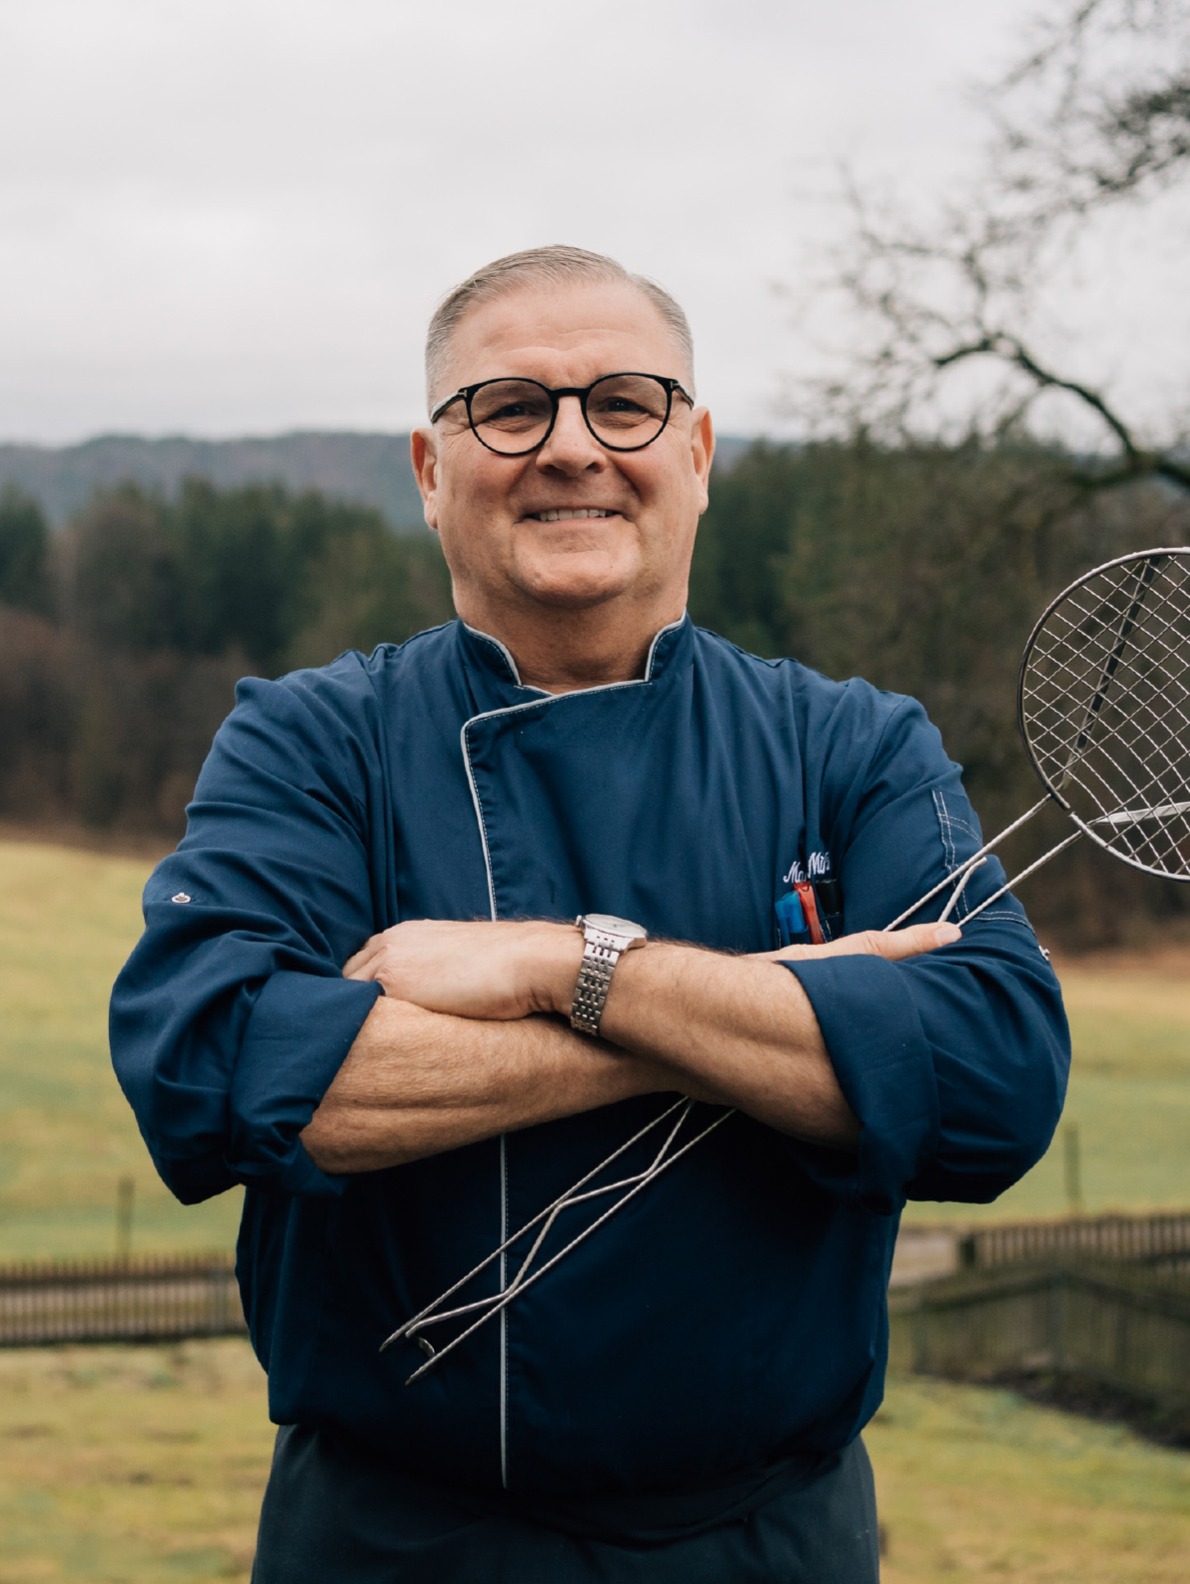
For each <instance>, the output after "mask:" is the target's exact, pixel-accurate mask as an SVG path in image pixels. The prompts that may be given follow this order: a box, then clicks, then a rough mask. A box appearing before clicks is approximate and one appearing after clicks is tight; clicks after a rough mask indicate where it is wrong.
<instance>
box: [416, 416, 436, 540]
mask: <svg viewBox="0 0 1190 1584" xmlns="http://www.w3.org/2000/svg"><path fill="white" fill-rule="evenodd" d="M409 460H410V461H411V462H412V463H413V476H414V478H415V479H416V480H417V487H418V489H419V490H420V491H421V499H422V511H423V512H424V514H425V519H426V526H427V527H428V528H430V529H431V530H432V531H433V532H434V533H437V532H438V437H437V435H436V434H435V433H434V431H433V430H432V429H415V430H414V431H413V433H412V434H411V435H410V436H409Z"/></svg>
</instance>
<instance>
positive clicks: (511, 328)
mask: <svg viewBox="0 0 1190 1584" xmlns="http://www.w3.org/2000/svg"><path fill="white" fill-rule="evenodd" d="M608 356H610V357H612V359H613V361H615V362H616V363H617V369H620V368H627V367H633V368H639V369H641V370H642V371H643V372H645V373H660V374H671V373H674V374H678V375H687V372H688V371H687V370H686V369H685V367H684V365H685V358H684V356H683V352H682V348H681V346H680V344H679V342H678V338H677V336H676V335H675V333H674V331H673V329H672V327H671V326H670V325H669V324H668V323H667V321H666V319H665V318H664V316H663V315H662V313H661V311H660V310H659V309H658V308H657V306H656V305H655V304H654V303H653V302H652V301H651V300H650V298H649V297H648V296H647V295H646V294H645V293H644V292H642V291H641V290H640V289H639V288H638V287H636V286H635V285H633V284H632V283H631V282H630V281H618V280H617V281H592V282H586V281H584V282H573V283H571V282H568V283H565V284H558V285H555V284H553V283H544V282H543V283H536V282H533V283H526V284H525V285H523V286H518V287H516V288H514V289H513V290H511V291H507V292H502V293H500V294H499V295H498V296H493V297H490V298H487V299H485V300H483V301H480V302H477V303H475V304H473V305H472V306H471V307H470V308H469V309H468V311H467V312H466V313H465V314H464V315H463V317H462V318H461V319H460V320H459V323H458V324H457V325H456V326H455V330H454V334H453V335H452V337H451V342H450V353H449V358H448V366H447V371H446V373H447V378H446V380H445V381H444V382H443V383H444V385H445V386H446V387H450V386H453V385H457V384H463V383H471V382H473V381H475V380H480V379H487V378H489V377H491V376H492V375H496V374H505V373H532V372H533V370H532V369H530V368H512V367H511V366H507V367H506V366H504V364H505V363H506V362H507V359H508V358H509V357H513V358H516V357H520V358H522V359H529V360H530V361H533V362H539V363H541V364H542V365H543V366H547V365H549V364H550V363H551V362H552V361H554V360H555V359H557V360H558V361H559V362H561V361H563V360H566V359H574V358H590V359H592V360H594V361H595V362H598V361H600V359H602V358H605V357H608ZM625 359H626V360H627V361H624V360H625ZM658 359H661V360H662V362H664V364H665V366H664V367H657V368H653V367H652V363H654V362H657V361H658ZM481 365H482V366H481ZM497 365H500V366H497ZM670 365H673V366H672V367H671V366H670ZM611 372H615V370H612V369H610V368H608V369H604V368H599V369H596V370H595V373H611Z"/></svg>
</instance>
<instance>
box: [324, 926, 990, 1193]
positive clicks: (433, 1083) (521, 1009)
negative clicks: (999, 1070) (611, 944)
mask: <svg viewBox="0 0 1190 1584" xmlns="http://www.w3.org/2000/svg"><path fill="white" fill-rule="evenodd" d="M958 938H959V931H958V930H957V929H956V928H955V927H954V926H953V925H948V924H943V925H938V924H922V925H915V926H913V927H911V928H909V929H905V930H899V931H897V932H896V933H889V932H879V931H870V932H867V933H865V934H861V935H854V936H848V937H844V938H843V939H841V940H838V941H834V942H831V943H830V944H828V945H825V946H791V947H784V948H782V949H781V950H780V951H776V952H766V953H759V954H756V955H754V956H729V955H726V954H723V953H718V952H709V951H704V950H702V949H700V948H697V947H692V946H685V945H680V944H669V943H665V942H649V944H648V945H646V946H645V947H644V948H642V949H637V950H634V951H630V952H626V953H625V954H624V955H623V956H622V957H621V958H620V961H619V964H618V965H617V968H616V971H615V974H614V976H613V979H612V985H611V991H610V993H609V995H608V1000H607V1005H606V1008H605V1011H604V1015H603V1023H602V1035H603V1037H602V1038H601V1039H599V1040H593V1039H590V1038H588V1037H587V1036H586V1035H581V1034H576V1033H574V1032H573V1031H572V1030H571V1028H570V1026H569V1023H568V1021H567V1019H568V1014H569V1011H570V1002H571V997H572V995H573V992H574V984H575V980H576V978H577V976H578V971H579V964H580V961H581V957H582V950H583V942H582V936H581V934H580V933H579V931H578V930H576V929H575V928H573V927H572V926H569V925H564V924H551V923H546V922H534V921H531V922H526V923H456V922H452V921H438V920H419V921H411V922H408V923H403V924H398V925H396V926H395V927H394V928H392V929H389V930H385V931H384V932H383V933H382V934H380V935H375V936H373V937H372V938H371V939H370V940H369V941H367V942H366V943H365V945H364V947H363V948H362V949H361V950H360V951H359V952H357V953H356V954H355V956H354V957H352V958H351V959H350V960H349V961H348V963H347V965H346V967H345V969H344V973H345V975H346V977H347V978H349V979H355V980H362V981H368V980H372V981H377V982H379V983H380V984H381V985H382V986H383V988H384V990H385V995H384V997H383V998H381V999H380V1000H378V1001H377V1002H376V1004H375V1006H374V1007H373V1009H372V1011H371V1012H370V1013H369V1015H368V1017H367V1019H366V1020H365V1022H364V1024H363V1026H362V1028H361V1029H360V1032H359V1035H358V1036H357V1038H356V1040H355V1042H354V1044H353V1045H352V1047H351V1050H350V1051H349V1053H348V1055H347V1057H346V1059H345V1061H344V1062H343V1065H342V1066H341V1067H340V1069H339V1072H338V1074H337V1076H336V1077H335V1079H334V1081H333V1082H332V1083H331V1085H330V1088H329V1089H328V1090H327V1092H326V1094H325V1095H324V1097H323V1099H322V1102H321V1104H320V1105H319V1106H318V1108H317V1110H316V1111H315V1113H314V1116H313V1118H312V1120H311V1121H310V1123H309V1124H308V1126H307V1127H306V1128H305V1130H304V1131H303V1133H302V1135H301V1137H302V1142H303V1144H304V1145H305V1147H306V1150H307V1152H308V1153H309V1155H310V1157H311V1158H312V1159H313V1161H314V1162H315V1164H316V1165H318V1166H320V1167H321V1168H322V1169H323V1170H324V1171H328V1172H333V1173H339V1172H358V1171H370V1170H377V1169H380V1168H382V1167H386V1166H395V1165H399V1164H401V1163H403V1162H405V1161H410V1160H416V1159H418V1158H419V1157H421V1156H425V1155H434V1154H438V1153H440V1152H441V1151H443V1150H449V1149H454V1148H457V1147H458V1146H460V1145H463V1144H469V1143H472V1142H474V1141H475V1140H477V1139H482V1138H488V1137H491V1136H493V1135H495V1134H497V1133H501V1132H506V1131H510V1130H512V1129H516V1128H521V1127H527V1126H530V1125H532V1124H534V1123H540V1122H547V1121H552V1120H554V1119H556V1118H558V1117H563V1116H570V1115H573V1114H574V1113H576V1112H580V1111H587V1110H591V1109H593V1108H594V1107H596V1106H602V1105H609V1104H611V1103H613V1102H614V1101H617V1100H624V1099H628V1098H630V1097H631V1096H634V1095H640V1094H647V1093H651V1092H664V1091H670V1092H672V1091H677V1092H679V1093H682V1094H686V1095H690V1096H692V1097H693V1098H695V1099H698V1100H707V1101H711V1102H712V1103H714V1104H719V1105H730V1106H735V1107H737V1108H738V1109H740V1110H742V1111H745V1112H747V1113H748V1114H750V1115H751V1116H753V1117H756V1118H757V1119H758V1120H760V1121H762V1122H765V1123H767V1124H768V1125H770V1126H772V1127H775V1128H777V1129H779V1130H781V1131H782V1132H785V1133H789V1134H792V1135H794V1136H796V1137H799V1138H804V1139H808V1140H811V1141H813V1142H816V1143H820V1144H827V1145H832V1146H835V1147H839V1148H851V1147H853V1146H854V1145H855V1143H856V1141H857V1139H858V1136H859V1124H858V1122H857V1120H856V1117H855V1115H854V1113H853V1111H852V1109H851V1107H850V1106H849V1105H848V1103H847V1100H846V1098H845V1096H844V1094H843V1091H842V1089H841V1088H840V1086H839V1082H838V1079H837V1077H836V1075H835V1071H834V1068H833V1067H832V1065H831V1061H830V1057H829V1055H828V1053H827V1049H826V1045H825V1042H824V1040H823V1037H822V1033H821V1031H820V1029H819V1026H818V1022H817V1019H816V1018H815V1016H814V1012H813V1009H812V1007H811V1004H810V1000H809V998H808V996H807V995H806V992H805V991H804V990H803V989H802V987H801V985H800V984H799V982H798V980H797V979H796V978H795V977H794V976H793V974H791V973H789V972H788V971H787V970H786V969H784V968H782V967H781V966H780V963H781V961H783V960H784V961H789V960H791V959H795V958H805V957H815V956H843V955H855V954H869V955H873V956H879V957H883V958H885V959H886V960H889V961H893V962H896V961H901V960H904V959H906V958H909V957H913V956H917V955H919V954H920V953H922V952H926V951H931V950H933V949H935V948H936V947H939V946H945V945H947V944H950V943H952V942H953V941H955V940H957V939H958Z"/></svg>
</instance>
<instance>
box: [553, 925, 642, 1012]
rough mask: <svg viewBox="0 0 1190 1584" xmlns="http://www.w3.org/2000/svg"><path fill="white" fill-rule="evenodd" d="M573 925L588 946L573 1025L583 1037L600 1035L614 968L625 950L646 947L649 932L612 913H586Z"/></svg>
mask: <svg viewBox="0 0 1190 1584" xmlns="http://www.w3.org/2000/svg"><path fill="white" fill-rule="evenodd" d="M574 922H575V924H576V925H577V926H578V928H579V929H581V930H582V932H583V939H584V941H586V946H585V947H584V948H583V962H582V967H581V968H580V969H579V971H578V979H577V980H576V982H575V986H574V999H573V1001H572V1002H571V1003H570V1026H571V1028H573V1029H577V1030H578V1031H579V1033H580V1034H598V1033H599V1022H600V1019H601V1018H602V1017H603V1005H604V1002H605V1001H606V1000H607V992H608V988H609V986H610V985H611V982H612V973H613V972H614V970H615V966H616V964H617V963H618V962H619V960H620V958H621V957H622V956H623V954H624V953H625V952H626V951H631V950H632V948H633V947H634V946H643V945H644V943H645V942H646V941H647V940H648V938H649V932H648V930H646V929H644V928H643V927H642V926H641V925H640V924H633V923H632V922H631V920H630V919H622V918H615V917H614V916H613V915H612V914H610V913H583V914H580V915H579V917H578V918H576V919H575V921H574Z"/></svg>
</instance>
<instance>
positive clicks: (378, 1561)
mask: <svg viewBox="0 0 1190 1584" xmlns="http://www.w3.org/2000/svg"><path fill="white" fill-rule="evenodd" d="M755 1484H756V1482H754V1487H755ZM633 1506H634V1507H635V1510H634V1511H631V1510H629V1509H630V1508H631V1507H633ZM665 1507H666V1504H665V1502H664V1500H662V1501H661V1503H660V1506H659V1508H657V1509H655V1510H654V1511H652V1512H651V1511H650V1502H649V1500H648V1499H645V1500H643V1501H638V1502H636V1503H635V1504H629V1507H628V1508H626V1509H624V1510H623V1511H620V1512H618V1513H616V1512H615V1510H614V1506H613V1511H612V1517H611V1518H610V1519H609V1512H608V1508H607V1507H606V1505H602V1504H593V1505H592V1506H591V1509H590V1521H589V1522H588V1521H586V1520H585V1515H584V1504H583V1503H582V1502H569V1503H557V1504H552V1503H549V1502H536V1503H532V1504H528V1503H525V1502H522V1501H518V1500H517V1499H516V1498H515V1497H510V1496H504V1495H501V1494H493V1495H486V1494H481V1493H473V1492H466V1491H460V1490H455V1489H453V1488H451V1487H447V1486H443V1485H440V1484H438V1483H436V1482H434V1481H431V1480H424V1479H420V1478H414V1477H411V1476H410V1475H408V1474H407V1473H405V1472H404V1471H401V1470H397V1469H396V1468H395V1467H394V1466H393V1465H391V1464H389V1463H387V1462H386V1461H385V1460H383V1459H381V1458H379V1457H377V1456H376V1455H375V1454H374V1453H372V1452H370V1451H369V1450H368V1449H367V1448H364V1447H360V1446H358V1445H357V1444H355V1443H353V1442H350V1441H347V1440H345V1439H344V1438H342V1437H339V1436H335V1435H332V1434H330V1433H328V1432H325V1431H318V1430H311V1429H307V1428H305V1427H303V1426H300V1425H287V1426H283V1427H282V1428H281V1429H280V1430H279V1431H278V1434H277V1444H276V1450H275V1452H274V1456H273V1467H272V1472H271V1474H270V1476H269V1483H268V1488H267V1490H266V1492H265V1498H264V1506H263V1509H262V1512H261V1520H260V1537H259V1544H258V1549H257V1554H256V1564H255V1566H254V1568H253V1572H252V1584H332V1581H333V1584H597V1581H598V1584H621V1581H622V1584H669V1581H670V1580H674V1581H677V1584H877V1581H878V1579H879V1554H878V1544H877V1532H876V1500H875V1493H874V1489H873V1484H872V1470H871V1465H870V1464H869V1462H868V1457H867V1453H866V1452H865V1450H864V1448H863V1445H862V1443H861V1442H859V1441H855V1442H853V1443H852V1445H851V1446H849V1447H846V1448H845V1449H844V1450H843V1451H841V1452H836V1453H831V1454H829V1455H827V1456H826V1457H824V1458H821V1459H806V1460H803V1462H802V1463H796V1462H795V1463H793V1464H790V1465H787V1466H786V1467H785V1468H784V1469H782V1470H781V1471H779V1472H778V1473H777V1474H776V1475H774V1476H773V1477H772V1478H770V1479H768V1480H767V1481H765V1482H763V1484H761V1485H760V1488H759V1491H758V1493H757V1496H756V1501H755V1504H754V1505H753V1504H752V1503H751V1502H750V1501H747V1500H744V1501H737V1502H735V1503H733V1504H729V1511H728V1512H727V1513H726V1514H724V1513H723V1512H722V1509H721V1507H720V1508H718V1509H717V1510H715V1511H714V1512H713V1514H712V1516H711V1517H710V1518H709V1519H707V1520H705V1521H697V1520H695V1521H691V1515H690V1511H689V1504H687V1511H686V1512H685V1513H684V1514H683V1518H682V1520H681V1521H679V1522H676V1523H675V1522H673V1521H663V1522H658V1521H657V1517H658V1512H661V1513H664V1511H665ZM668 1518H669V1519H670V1520H672V1518H673V1508H672V1505H671V1506H670V1510H669V1514H668Z"/></svg>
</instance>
